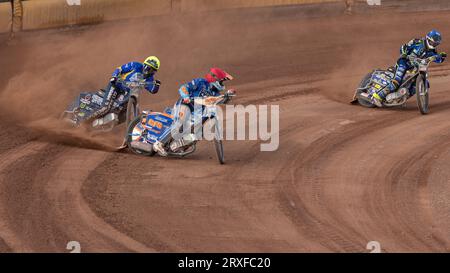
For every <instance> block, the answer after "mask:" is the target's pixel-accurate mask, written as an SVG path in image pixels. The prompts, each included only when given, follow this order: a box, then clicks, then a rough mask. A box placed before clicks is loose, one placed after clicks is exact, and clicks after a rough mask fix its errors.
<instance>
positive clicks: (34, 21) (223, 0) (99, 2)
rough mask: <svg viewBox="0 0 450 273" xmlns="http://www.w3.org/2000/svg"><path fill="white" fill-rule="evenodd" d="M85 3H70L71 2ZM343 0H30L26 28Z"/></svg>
mask: <svg viewBox="0 0 450 273" xmlns="http://www.w3.org/2000/svg"><path fill="white" fill-rule="evenodd" d="M77 2H79V3H81V5H69V4H68V3H77ZM325 2H343V0H27V1H23V2H22V3H23V29H24V30H29V29H39V28H51V27H60V26H65V25H73V24H85V23H96V22H102V21H108V20H116V19H124V18H135V17H143V16H151V15H161V14H168V13H171V12H175V11H176V12H180V11H181V12H192V11H206V10H219V9H227V8H242V7H264V6H277V5H298V4H312V3H325ZM10 9H11V8H10V5H9V3H0V32H5V31H8V30H9V26H10V20H11V14H10V13H11V11H10Z"/></svg>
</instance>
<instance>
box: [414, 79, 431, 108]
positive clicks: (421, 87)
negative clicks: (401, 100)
mask: <svg viewBox="0 0 450 273" xmlns="http://www.w3.org/2000/svg"><path fill="white" fill-rule="evenodd" d="M416 94H417V105H418V106H419V111H420V113H421V114H422V115H426V114H428V113H429V112H430V108H429V94H428V88H427V86H426V81H425V78H424V77H423V76H422V75H419V76H418V77H417V80H416Z"/></svg>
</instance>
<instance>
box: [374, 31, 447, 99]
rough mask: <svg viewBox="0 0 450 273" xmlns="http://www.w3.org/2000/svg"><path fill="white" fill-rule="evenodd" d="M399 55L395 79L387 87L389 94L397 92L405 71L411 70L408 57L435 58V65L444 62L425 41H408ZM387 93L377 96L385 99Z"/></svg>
mask: <svg viewBox="0 0 450 273" xmlns="http://www.w3.org/2000/svg"><path fill="white" fill-rule="evenodd" d="M400 54H401V57H400V58H399V59H398V61H397V64H396V69H395V78H394V80H393V82H392V84H391V85H390V86H389V90H386V91H388V92H389V93H391V92H394V91H396V90H397V88H398V87H399V86H401V85H402V83H403V79H404V77H405V74H406V71H408V70H410V69H412V68H413V66H412V64H411V63H410V61H409V59H408V56H414V57H418V58H421V59H425V58H429V57H433V56H434V57H435V60H434V62H435V63H442V62H444V60H445V58H443V57H442V56H441V54H439V53H438V52H437V51H436V49H429V48H428V47H427V45H426V40H425V39H413V40H411V41H409V42H408V43H407V44H404V45H403V46H402V47H401V48H400ZM389 93H387V92H380V93H379V94H378V95H379V96H380V97H381V98H382V99H385V98H386V96H387V95H388V94H389Z"/></svg>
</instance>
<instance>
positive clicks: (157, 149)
mask: <svg viewBox="0 0 450 273" xmlns="http://www.w3.org/2000/svg"><path fill="white" fill-rule="evenodd" d="M153 150H154V151H155V152H157V153H158V154H159V155H160V156H164V157H165V156H167V151H166V149H165V148H164V144H163V143H162V142H161V141H156V142H155V143H153Z"/></svg>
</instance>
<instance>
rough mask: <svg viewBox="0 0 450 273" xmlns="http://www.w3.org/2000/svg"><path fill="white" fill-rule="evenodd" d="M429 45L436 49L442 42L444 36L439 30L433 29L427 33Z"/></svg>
mask: <svg viewBox="0 0 450 273" xmlns="http://www.w3.org/2000/svg"><path fill="white" fill-rule="evenodd" d="M426 39H427V46H428V48H430V49H435V48H436V47H437V46H438V45H440V44H441V41H442V36H441V33H439V32H438V31H437V30H432V31H430V32H429V33H428V34H427V37H426Z"/></svg>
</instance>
